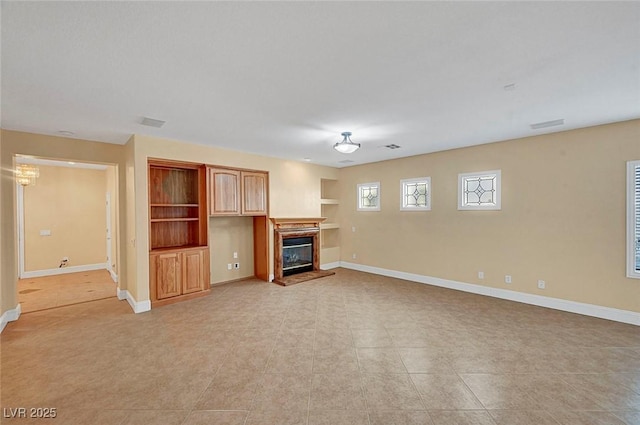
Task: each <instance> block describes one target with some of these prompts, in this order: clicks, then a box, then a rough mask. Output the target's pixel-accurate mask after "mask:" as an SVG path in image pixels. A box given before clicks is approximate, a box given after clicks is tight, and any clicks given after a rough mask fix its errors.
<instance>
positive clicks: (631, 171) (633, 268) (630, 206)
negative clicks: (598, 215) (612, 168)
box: [627, 161, 640, 279]
mask: <svg viewBox="0 0 640 425" xmlns="http://www.w3.org/2000/svg"><path fill="white" fill-rule="evenodd" d="M627 277H634V278H636V279H640V161H629V162H627Z"/></svg>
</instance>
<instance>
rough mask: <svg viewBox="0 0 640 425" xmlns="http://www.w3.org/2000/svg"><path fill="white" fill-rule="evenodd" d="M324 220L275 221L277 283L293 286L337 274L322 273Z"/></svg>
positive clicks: (274, 219) (278, 219) (275, 272)
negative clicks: (321, 230)
mask: <svg viewBox="0 0 640 425" xmlns="http://www.w3.org/2000/svg"><path fill="white" fill-rule="evenodd" d="M323 220H324V219H323V218H272V219H271V221H272V222H273V227H274V260H275V264H274V282H276V283H278V284H280V285H285V286H286V285H291V284H294V283H299V282H304V281H307V280H311V279H315V278H318V277H323V276H328V275H332V274H334V273H333V272H330V271H326V270H320V223H321V222H322V221H323Z"/></svg>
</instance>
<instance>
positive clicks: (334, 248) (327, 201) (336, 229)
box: [320, 179, 340, 264]
mask: <svg viewBox="0 0 640 425" xmlns="http://www.w3.org/2000/svg"><path fill="white" fill-rule="evenodd" d="M338 198H339V187H338V181H337V180H334V179H321V180H320V212H321V215H322V217H323V218H325V221H324V222H323V223H321V224H320V246H321V248H320V262H321V263H322V264H329V263H335V262H338V261H340V224H339V222H338V213H339V206H340V201H339V199H338Z"/></svg>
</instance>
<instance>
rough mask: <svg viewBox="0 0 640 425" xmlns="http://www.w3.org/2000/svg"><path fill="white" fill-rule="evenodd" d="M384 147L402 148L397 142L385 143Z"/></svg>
mask: <svg viewBox="0 0 640 425" xmlns="http://www.w3.org/2000/svg"><path fill="white" fill-rule="evenodd" d="M384 147H385V148H389V149H400V146H398V145H396V144H395V143H391V144H390V145H384Z"/></svg>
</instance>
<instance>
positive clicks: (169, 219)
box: [150, 217, 199, 223]
mask: <svg viewBox="0 0 640 425" xmlns="http://www.w3.org/2000/svg"><path fill="white" fill-rule="evenodd" d="M198 220H199V218H198V217H195V218H188V217H178V218H152V219H151V220H150V221H151V222H152V223H166V222H169V221H198Z"/></svg>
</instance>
